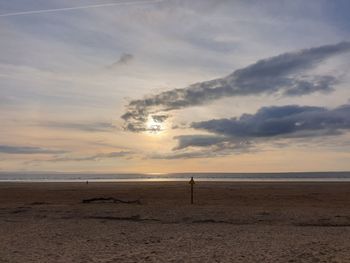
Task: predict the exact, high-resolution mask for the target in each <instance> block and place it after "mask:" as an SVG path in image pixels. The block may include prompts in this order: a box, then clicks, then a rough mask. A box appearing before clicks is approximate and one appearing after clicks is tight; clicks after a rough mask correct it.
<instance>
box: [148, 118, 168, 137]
mask: <svg viewBox="0 0 350 263" xmlns="http://www.w3.org/2000/svg"><path fill="white" fill-rule="evenodd" d="M146 128H147V133H148V134H152V135H159V134H162V133H163V132H164V130H165V125H164V122H162V121H157V120H155V119H154V118H153V117H152V116H149V117H148V120H147V123H146Z"/></svg>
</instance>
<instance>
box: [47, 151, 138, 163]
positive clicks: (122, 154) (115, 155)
mask: <svg viewBox="0 0 350 263" xmlns="http://www.w3.org/2000/svg"><path fill="white" fill-rule="evenodd" d="M132 154H133V152H130V151H119V152H110V153H99V154H95V155H90V156H80V157H74V156H64V157H57V158H54V159H51V160H49V161H50V162H67V161H75V162H80V161H98V160H101V159H109V158H123V157H129V156H130V155H132Z"/></svg>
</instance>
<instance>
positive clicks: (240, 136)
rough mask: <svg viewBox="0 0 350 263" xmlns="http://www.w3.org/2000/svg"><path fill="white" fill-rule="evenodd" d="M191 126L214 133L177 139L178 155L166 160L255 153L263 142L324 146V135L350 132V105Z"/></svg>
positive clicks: (272, 110) (266, 111) (269, 111)
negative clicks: (319, 140)
mask: <svg viewBox="0 0 350 263" xmlns="http://www.w3.org/2000/svg"><path fill="white" fill-rule="evenodd" d="M191 127H192V128H194V129H199V130H204V131H207V132H209V133H211V134H210V135H198V134H195V135H182V136H176V137H175V139H177V140H178V145H177V147H175V148H174V149H173V150H175V152H174V153H172V154H169V155H165V157H164V158H165V159H178V158H200V157H215V156H222V155H228V154H233V153H236V154H239V153H246V152H252V151H254V152H256V151H258V150H259V148H258V147H256V146H257V145H258V144H262V143H269V144H271V145H274V146H276V147H279V146H278V145H282V146H286V145H289V144H290V143H291V142H292V141H294V142H298V143H304V144H305V143H306V144H307V143H308V142H310V141H312V142H313V143H315V141H314V140H315V139H316V138H322V144H324V141H323V137H324V136H335V135H341V134H344V133H345V132H347V131H349V130H350V104H346V105H342V106H340V107H337V108H335V109H327V108H324V107H312V106H297V105H287V106H273V107H263V108H261V109H260V110H259V111H257V112H256V113H255V114H243V115H242V116H240V117H239V118H230V119H214V120H209V121H202V122H195V123H192V124H191ZM318 143H320V142H318ZM193 149H194V150H193ZM198 149H199V150H198ZM159 158H160V157H159Z"/></svg>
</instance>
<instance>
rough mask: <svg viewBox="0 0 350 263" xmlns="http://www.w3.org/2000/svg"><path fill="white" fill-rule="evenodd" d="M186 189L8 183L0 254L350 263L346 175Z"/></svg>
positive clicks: (3, 192) (0, 205)
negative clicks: (309, 180)
mask: <svg viewBox="0 0 350 263" xmlns="http://www.w3.org/2000/svg"><path fill="white" fill-rule="evenodd" d="M94 197H114V198H119V199H122V200H135V199H139V200H140V201H141V204H123V203H89V204H84V203H82V200H83V199H88V198H94ZM189 198H190V197H189V185H188V183H186V182H183V183H179V182H177V183H164V182H162V183H133V184H131V183H89V184H88V185H86V184H84V183H80V184H79V183H2V184H0V262H11V263H12V262H65V263H66V262H201V263H204V262H327V263H328V262H350V184H349V183H204V182H202V183H201V182H197V184H196V185H195V204H194V205H190V204H189Z"/></svg>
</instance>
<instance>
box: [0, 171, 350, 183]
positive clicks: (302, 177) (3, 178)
mask: <svg viewBox="0 0 350 263" xmlns="http://www.w3.org/2000/svg"><path fill="white" fill-rule="evenodd" d="M192 176H193V177H194V179H195V180H197V181H218V182H223V181H231V182H347V181H348V182H350V172H297V173H168V174H159V173H157V174H155V173H154V174H137V173H133V174H132V173H129V174H128V173H115V174H114V173H43V172H0V182H85V181H89V182H148V181H150V182H152V181H187V180H189V179H190V178H191V177H192Z"/></svg>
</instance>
